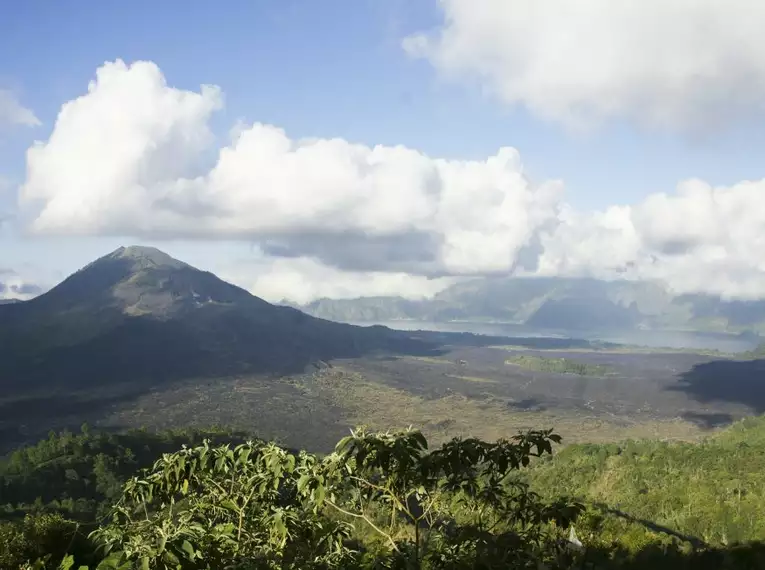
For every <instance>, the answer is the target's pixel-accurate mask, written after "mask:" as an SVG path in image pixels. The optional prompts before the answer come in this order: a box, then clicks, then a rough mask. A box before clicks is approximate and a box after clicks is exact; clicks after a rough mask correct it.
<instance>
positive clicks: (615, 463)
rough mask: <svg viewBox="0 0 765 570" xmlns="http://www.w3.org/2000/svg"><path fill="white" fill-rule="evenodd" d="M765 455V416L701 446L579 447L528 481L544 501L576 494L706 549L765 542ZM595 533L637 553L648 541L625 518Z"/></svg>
mask: <svg viewBox="0 0 765 570" xmlns="http://www.w3.org/2000/svg"><path fill="white" fill-rule="evenodd" d="M764 451H765V417H757V418H748V419H745V420H742V421H740V422H737V423H735V424H733V425H732V426H730V427H729V428H728V429H726V430H725V431H723V432H721V433H720V434H718V435H716V436H714V437H712V438H709V439H707V440H705V441H702V442H699V443H682V442H672V443H670V442H662V441H655V440H646V441H628V442H625V443H622V444H601V445H593V444H579V445H571V446H568V447H566V448H565V449H563V450H562V451H561V452H560V453H558V454H556V456H555V457H554V458H553V457H548V458H545V459H544V460H542V461H540V462H538V464H537V465H536V466H535V468H534V470H533V471H532V472H530V473H529V475H530V477H529V479H528V480H529V481H530V482H531V483H532V487H533V488H534V489H535V490H537V491H538V492H540V493H542V494H543V495H546V494H548V493H562V494H565V495H571V496H575V497H577V498H579V499H580V500H582V501H585V502H587V503H590V504H594V503H597V504H606V505H608V508H609V509H611V510H618V511H621V512H626V513H629V515H630V516H631V517H634V518H636V519H641V520H646V521H651V522H652V523H654V524H656V525H659V526H662V527H666V528H669V529H672V530H673V531H675V532H677V533H679V534H682V535H685V536H691V537H696V538H697V539H699V540H701V541H703V542H704V543H708V544H714V545H725V544H734V543H737V542H745V541H752V540H759V539H762V537H763V536H765V516H763V512H762V506H763V505H765V454H764V453H763V452H764ZM593 532H596V533H597V534H598V536H600V537H601V538H606V537H608V539H609V540H618V541H619V542H621V543H624V542H625V541H628V542H631V543H632V544H633V547H639V546H640V544H641V541H644V540H645V536H643V535H640V536H636V537H631V536H630V535H631V531H628V530H627V527H626V526H625V522H624V519H623V518H619V517H616V518H614V517H611V518H608V519H606V520H605V521H604V524H602V525H599V526H598V527H597V529H593ZM583 534H584V536H587V534H586V533H583ZM583 534H582V533H580V537H581V536H583ZM632 534H634V533H632Z"/></svg>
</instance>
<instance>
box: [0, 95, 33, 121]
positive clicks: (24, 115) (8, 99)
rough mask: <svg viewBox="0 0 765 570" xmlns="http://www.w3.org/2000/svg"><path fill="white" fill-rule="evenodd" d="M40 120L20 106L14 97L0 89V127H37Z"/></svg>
mask: <svg viewBox="0 0 765 570" xmlns="http://www.w3.org/2000/svg"><path fill="white" fill-rule="evenodd" d="M40 124H41V123H40V120H39V119H38V118H37V117H36V116H35V114H34V113H33V112H32V111H31V110H30V109H27V108H26V107H24V106H23V105H21V103H19V101H18V100H17V99H16V96H15V95H14V94H13V93H12V92H11V91H8V90H7V89H0V127H3V126H5V125H23V126H27V127H36V126H39V125H40Z"/></svg>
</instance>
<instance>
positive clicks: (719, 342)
mask: <svg viewBox="0 0 765 570" xmlns="http://www.w3.org/2000/svg"><path fill="white" fill-rule="evenodd" d="M351 324H354V325H360V326H371V325H383V326H386V327H388V328H391V329H395V330H402V331H413V330H426V331H436V332H460V333H473V334H482V335H490V336H506V337H510V338H512V337H526V338H576V339H584V340H591V341H603V342H614V343H618V344H629V345H635V346H645V347H651V348H675V349H679V348H688V349H694V350H719V351H722V352H745V351H747V350H752V349H754V348H756V347H757V346H758V345H759V344H760V343H761V342H762V339H761V338H759V337H755V336H752V337H747V336H738V335H734V334H725V333H707V332H690V331H661V330H658V331H657V330H627V331H589V330H571V331H564V330H548V329H540V328H534V327H529V326H526V325H513V324H503V323H475V322H461V321H460V322H431V321H405V320H401V321H378V322H354V323H351Z"/></svg>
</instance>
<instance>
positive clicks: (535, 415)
mask: <svg viewBox="0 0 765 570" xmlns="http://www.w3.org/2000/svg"><path fill="white" fill-rule="evenodd" d="M517 355H527V356H530V357H533V358H532V359H530V360H531V361H532V362H537V361H539V362H544V360H545V359H560V358H565V359H566V361H570V362H581V363H584V364H585V365H586V366H585V368H584V369H585V370H590V369H592V370H607V371H608V373H607V374H604V375H600V376H586V375H580V374H561V373H556V372H545V371H540V370H534V369H529V368H524V367H523V366H518V365H515V364H512V363H510V364H508V362H507V361H508V359H511V357H513V356H517ZM764 364H765V362H763V361H740V360H739V361H736V360H732V359H724V358H720V357H713V356H710V355H708V354H707V355H704V354H689V353H682V352H652V353H646V352H641V351H629V350H624V351H608V350H604V351H589V352H586V351H581V350H570V351H566V350H530V349H528V348H523V347H518V346H514V347H512V346H509V347H501V346H451V347H445V348H444V350H442V351H440V353H437V354H435V355H432V356H369V357H364V358H358V359H352V360H339V361H333V362H330V363H324V364H321V365H320V366H318V367H316V368H312V369H311V370H308V371H306V372H305V373H304V374H299V375H293V376H287V377H263V376H240V377H233V378H221V379H203V380H188V381H184V382H176V383H172V384H168V385H163V386H146V387H141V386H140V385H138V384H130V385H120V386H116V387H115V386H109V387H108V388H107V387H106V386H104V387H101V388H98V389H95V390H89V391H88V392H83V393H74V394H55V393H47V394H41V395H39V396H36V397H25V398H24V399H6V400H0V418H2V419H1V420H0V439H2V442H3V446H4V447H5V448H8V447H12V446H13V445H17V444H18V443H21V442H23V441H28V440H34V439H37V438H38V437H39V436H40V435H44V434H45V433H47V431H48V430H49V429H61V428H64V427H76V426H79V425H80V424H81V423H83V422H87V423H89V424H91V425H93V426H97V427H100V428H103V429H124V428H127V427H141V426H145V427H149V428H169V427H177V426H209V425H213V424H225V425H227V426H232V427H234V428H239V429H244V430H247V431H249V432H251V433H257V434H259V435H260V436H261V437H263V438H266V439H276V440H278V441H280V442H282V443H284V444H285V445H288V446H300V447H306V448H308V449H311V450H315V451H326V450H329V449H330V448H331V446H332V445H334V443H335V442H336V441H337V440H338V439H339V438H341V437H343V436H344V435H346V434H347V433H348V430H349V428H350V427H352V426H355V425H368V426H369V427H371V428H374V429H388V428H398V427H406V426H409V425H412V426H414V427H417V428H421V429H422V430H423V431H424V432H425V433H426V434H427V435H428V436H429V438H431V440H432V441H442V440H444V439H447V438H450V437H452V436H455V435H463V436H468V435H470V436H477V437H480V438H483V439H488V440H495V439H497V438H500V437H508V436H511V435H513V434H515V433H516V432H517V431H518V430H520V429H528V428H540V427H554V428H555V429H556V431H557V432H558V433H560V434H562V435H563V436H564V438H565V442H569V443H570V442H582V441H587V442H608V441H618V440H624V439H629V438H660V439H670V440H695V439H698V438H699V437H701V436H703V435H705V434H708V433H709V432H710V430H713V429H715V428H717V427H719V426H722V425H726V424H728V423H730V422H732V421H733V420H735V419H738V418H741V417H744V416H747V415H750V414H754V413H761V412H762V411H764V410H765V392H763V390H762V389H760V388H758V386H757V385H756V384H757V382H756V379H757V378H758V377H761V375H762V372H763V370H762V369H763V365H764ZM758 390H759V391H758Z"/></svg>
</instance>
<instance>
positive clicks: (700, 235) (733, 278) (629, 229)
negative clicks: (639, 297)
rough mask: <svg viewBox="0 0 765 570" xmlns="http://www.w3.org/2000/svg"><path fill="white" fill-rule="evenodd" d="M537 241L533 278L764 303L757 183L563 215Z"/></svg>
mask: <svg viewBox="0 0 765 570" xmlns="http://www.w3.org/2000/svg"><path fill="white" fill-rule="evenodd" d="M561 222H562V223H561V224H560V225H558V226H557V227H556V228H555V230H554V231H552V232H548V233H546V234H545V235H544V237H543V238H542V244H543V248H544V253H543V255H542V256H541V259H540V264H539V265H540V271H541V272H544V273H545V274H548V275H561V274H566V275H581V274H586V275H594V276H598V277H605V278H613V277H619V276H621V277H628V278H635V279H658V280H661V281H664V282H666V283H667V284H669V285H670V286H671V287H672V288H673V289H675V290H676V291H677V292H680V293H689V292H707V293H712V294H718V295H721V296H723V297H728V298H741V299H746V298H762V297H764V296H765V180H761V181H757V182H741V183H739V184H736V185H733V186H730V187H718V188H713V187H712V186H710V185H709V184H707V183H705V182H703V181H700V180H689V181H685V182H683V183H681V184H679V185H678V187H677V190H676V192H675V193H674V194H671V195H670V194H664V193H657V194H653V195H651V196H648V197H647V198H646V199H645V200H643V201H642V202H640V203H638V204H636V205H633V206H622V207H617V206H614V207H611V208H609V209H608V210H606V211H605V212H595V213H590V214H577V213H574V212H570V211H569V212H566V213H565V214H564V215H563V216H562V217H561Z"/></svg>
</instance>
